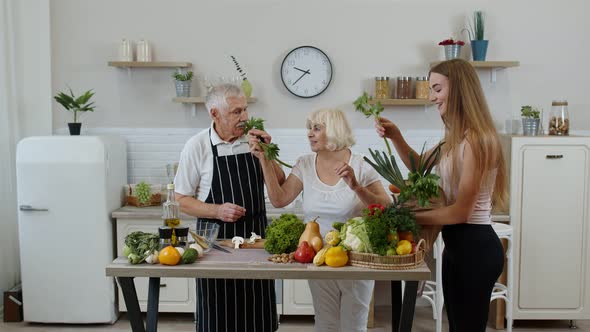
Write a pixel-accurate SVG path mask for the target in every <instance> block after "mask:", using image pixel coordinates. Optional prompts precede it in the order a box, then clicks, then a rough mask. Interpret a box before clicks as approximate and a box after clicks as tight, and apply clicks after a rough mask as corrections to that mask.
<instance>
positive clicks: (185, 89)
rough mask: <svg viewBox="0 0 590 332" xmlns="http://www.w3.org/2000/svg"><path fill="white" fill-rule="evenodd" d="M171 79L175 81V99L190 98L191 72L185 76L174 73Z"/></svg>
mask: <svg viewBox="0 0 590 332" xmlns="http://www.w3.org/2000/svg"><path fill="white" fill-rule="evenodd" d="M172 77H173V78H174V80H175V81H176V97H190V95H191V82H192V80H193V72H192V71H190V70H189V71H188V72H186V74H183V73H178V72H175V73H174V74H172Z"/></svg>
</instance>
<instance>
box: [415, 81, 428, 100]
mask: <svg viewBox="0 0 590 332" xmlns="http://www.w3.org/2000/svg"><path fill="white" fill-rule="evenodd" d="M429 89H430V87H429V86H428V77H426V76H421V77H416V99H428V97H429V92H430V91H429Z"/></svg>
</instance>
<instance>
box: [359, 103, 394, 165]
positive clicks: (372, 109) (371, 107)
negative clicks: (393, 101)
mask: <svg viewBox="0 0 590 332" xmlns="http://www.w3.org/2000/svg"><path fill="white" fill-rule="evenodd" d="M371 99H372V98H371V97H369V95H368V94H367V93H366V92H363V95H362V96H360V97H358V98H357V99H356V100H355V101H354V103H353V104H354V108H355V110H357V111H359V112H362V113H363V114H364V115H365V116H366V117H367V118H370V117H371V116H374V117H375V119H376V120H379V114H381V112H382V111H383V106H382V105H381V102H377V103H375V104H370V103H369V101H370V100H371ZM383 140H384V141H385V145H386V146H387V153H389V155H390V156H391V147H390V146H389V142H388V141H387V137H383Z"/></svg>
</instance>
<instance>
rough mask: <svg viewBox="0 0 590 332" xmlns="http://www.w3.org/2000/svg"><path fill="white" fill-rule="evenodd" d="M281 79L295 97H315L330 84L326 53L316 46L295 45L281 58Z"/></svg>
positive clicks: (330, 65)
mask: <svg viewBox="0 0 590 332" xmlns="http://www.w3.org/2000/svg"><path fill="white" fill-rule="evenodd" d="M281 81H283V84H284V85H285V88H287V90H289V92H291V93H292V94H294V95H296V96H297V97H301V98H311V97H315V96H317V95H319V94H321V93H322V92H324V91H325V90H326V89H327V88H328V85H330V82H331V81H332V63H331V62H330V59H329V58H328V56H327V55H326V53H324V52H322V50H320V49H319V48H317V47H313V46H300V47H297V48H295V49H293V50H292V51H291V52H289V53H288V54H287V56H285V59H283V63H282V64H281Z"/></svg>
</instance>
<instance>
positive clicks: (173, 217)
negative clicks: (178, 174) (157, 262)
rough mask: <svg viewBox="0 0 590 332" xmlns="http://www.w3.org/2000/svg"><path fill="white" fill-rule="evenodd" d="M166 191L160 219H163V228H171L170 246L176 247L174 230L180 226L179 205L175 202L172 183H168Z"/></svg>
mask: <svg viewBox="0 0 590 332" xmlns="http://www.w3.org/2000/svg"><path fill="white" fill-rule="evenodd" d="M166 189H167V190H168V195H167V198H166V202H164V204H163V205H162V208H163V211H162V212H163V213H162V219H164V226H168V227H170V228H172V245H176V241H177V239H176V234H175V232H174V228H175V227H176V226H178V225H180V204H179V203H178V202H177V201H176V197H175V194H174V183H169V184H168V185H167V186H166Z"/></svg>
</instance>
